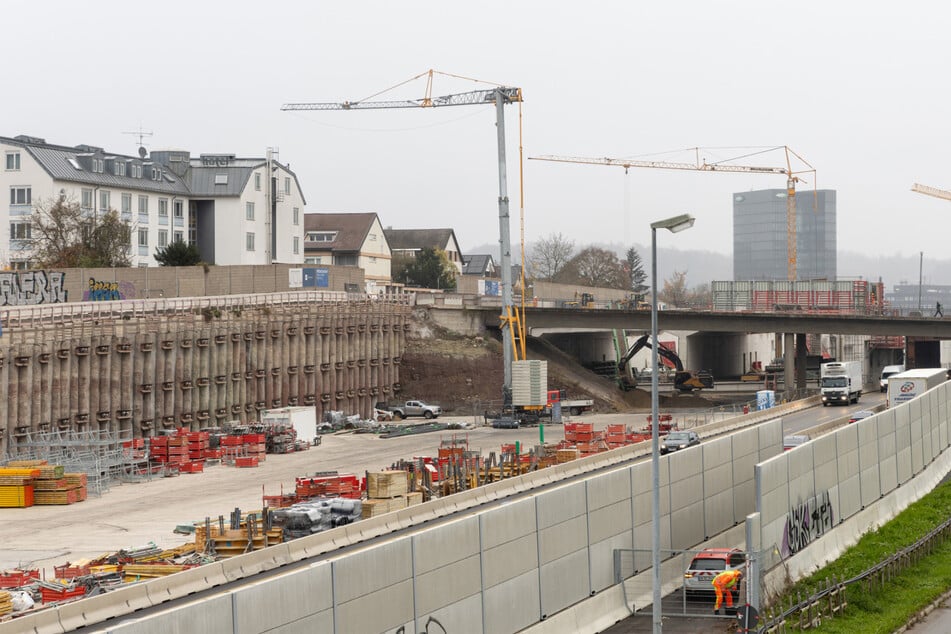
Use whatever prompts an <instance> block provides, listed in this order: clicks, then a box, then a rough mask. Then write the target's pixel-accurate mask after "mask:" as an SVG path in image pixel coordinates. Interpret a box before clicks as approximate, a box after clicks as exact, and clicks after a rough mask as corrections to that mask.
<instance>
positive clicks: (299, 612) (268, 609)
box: [232, 563, 333, 632]
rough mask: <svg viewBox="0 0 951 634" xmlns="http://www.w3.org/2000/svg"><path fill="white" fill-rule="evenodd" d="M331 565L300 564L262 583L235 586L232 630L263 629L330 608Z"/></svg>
mask: <svg viewBox="0 0 951 634" xmlns="http://www.w3.org/2000/svg"><path fill="white" fill-rule="evenodd" d="M332 583H333V580H332V578H331V566H330V564H329V563H324V564H321V565H318V566H316V567H308V568H300V569H297V570H294V571H291V572H290V573H288V574H286V575H281V576H278V577H273V578H272V579H269V580H268V581H267V582H264V583H256V584H252V585H249V586H245V587H243V588H239V589H237V590H235V591H234V592H233V593H232V596H233V597H234V619H235V626H236V629H235V631H236V632H266V631H269V630H270V629H271V628H273V627H278V626H284V625H288V624H291V623H294V622H297V621H300V620H302V619H306V618H307V617H308V616H310V615H313V614H317V613H320V612H324V611H326V610H330V609H332V608H333V595H332V594H331V593H330V592H329V590H330V588H331V584H332Z"/></svg>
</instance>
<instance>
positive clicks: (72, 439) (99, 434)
mask: <svg viewBox="0 0 951 634" xmlns="http://www.w3.org/2000/svg"><path fill="white" fill-rule="evenodd" d="M124 440H129V439H124V438H121V437H120V435H119V433H118V432H115V431H108V430H99V431H61V430H57V431H49V432H26V433H24V434H23V435H17V436H16V437H14V439H13V442H12V443H11V446H10V448H9V451H8V453H7V460H46V461H47V462H48V463H50V464H56V465H62V466H63V467H65V470H66V471H69V472H79V473H85V474H86V477H87V486H88V490H89V492H90V493H95V494H96V495H97V496H99V495H102V494H103V492H105V491H108V490H109V487H110V486H111V485H112V483H113V482H115V481H117V480H120V479H121V478H123V477H124V475H125V474H129V473H133V472H135V469H136V463H138V462H141V461H137V460H136V459H135V458H134V457H132V455H131V454H130V453H129V452H128V451H125V450H124V448H123V446H122V443H123V441H124Z"/></svg>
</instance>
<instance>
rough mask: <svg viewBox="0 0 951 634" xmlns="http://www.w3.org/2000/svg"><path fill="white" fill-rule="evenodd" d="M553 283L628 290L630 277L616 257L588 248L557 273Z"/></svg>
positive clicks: (606, 252) (603, 250) (612, 254)
mask: <svg viewBox="0 0 951 634" xmlns="http://www.w3.org/2000/svg"><path fill="white" fill-rule="evenodd" d="M555 281H556V282H560V283H563V284H581V285H584V286H598V287H601V288H617V289H629V288H630V287H631V276H630V274H629V273H628V270H627V267H626V265H625V264H624V263H622V262H621V261H620V260H619V259H618V257H617V255H615V254H614V253H612V252H611V251H607V250H605V249H599V248H597V247H588V248H587V249H585V250H583V251H581V253H579V254H578V255H576V256H575V257H573V258H571V260H570V261H569V262H568V263H567V264H566V265H565V266H564V267H563V268H562V269H561V271H559V273H558V274H557V275H556V276H555Z"/></svg>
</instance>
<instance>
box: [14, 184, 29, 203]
mask: <svg viewBox="0 0 951 634" xmlns="http://www.w3.org/2000/svg"><path fill="white" fill-rule="evenodd" d="M10 204H11V205H32V204H33V188H32V187H11V188H10Z"/></svg>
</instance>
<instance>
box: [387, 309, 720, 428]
mask: <svg viewBox="0 0 951 634" xmlns="http://www.w3.org/2000/svg"><path fill="white" fill-rule="evenodd" d="M528 341H529V346H528V348H529V353H528V357H529V358H530V359H544V360H547V361H548V386H549V389H552V390H562V389H563V390H566V391H567V392H568V394H569V396H571V397H577V398H592V399H594V402H595V411H598V412H604V413H606V412H617V411H630V412H639V411H644V412H646V411H650V393H649V392H648V391H645V390H640V389H637V390H632V391H630V392H623V391H621V390H619V389H618V388H617V386H616V385H615V384H614V382H613V381H610V380H608V379H606V378H604V377H600V376H598V375H596V374H594V373H593V372H591V371H590V370H588V369H587V368H584V367H582V366H581V365H579V364H578V363H577V362H576V361H574V359H573V358H572V357H570V356H568V355H566V354H565V353H563V352H561V351H560V350H558V349H557V348H554V347H553V346H551V345H550V344H548V343H546V342H544V341H540V340H536V339H529V340H528ZM502 363H503V360H502V343H501V341H499V340H498V339H496V338H493V337H491V336H486V337H467V336H463V335H460V334H458V333H455V332H452V331H449V330H446V329H445V328H442V327H440V326H438V325H437V324H435V323H434V322H433V321H432V320H431V319H430V318H429V313H428V311H426V310H425V309H417V310H416V311H414V312H413V316H412V319H411V320H410V330H409V331H408V332H407V335H406V350H405V351H404V353H403V358H402V362H401V364H400V383H401V384H402V389H401V391H400V394H399V395H398V396H397V399H398V400H405V399H410V398H419V399H422V400H424V401H432V402H434V403H438V404H439V405H441V406H442V408H443V409H444V410H446V411H447V412H449V413H452V414H456V415H468V414H475V415H479V414H481V413H482V412H484V411H485V410H489V409H497V408H498V406H499V405H501V402H502V383H503V367H502ZM660 406H661V407H662V408H695V407H709V403H708V402H707V401H706V400H705V399H703V398H701V397H698V396H694V395H690V394H682V395H677V396H675V397H667V396H661V399H660Z"/></svg>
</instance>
